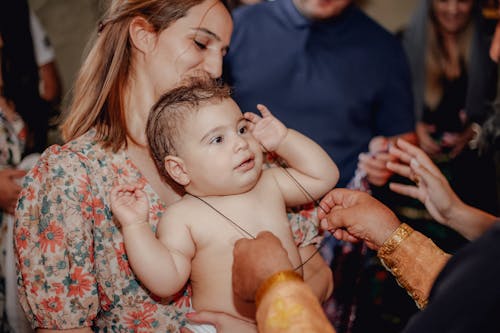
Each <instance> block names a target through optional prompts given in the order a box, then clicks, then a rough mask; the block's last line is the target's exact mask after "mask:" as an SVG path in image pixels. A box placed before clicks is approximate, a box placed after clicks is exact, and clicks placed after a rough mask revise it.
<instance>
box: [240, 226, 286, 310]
mask: <svg viewBox="0 0 500 333" xmlns="http://www.w3.org/2000/svg"><path fill="white" fill-rule="evenodd" d="M270 258H272V260H271V259H270ZM264 259H265V260H264ZM291 269H293V267H292V263H291V262H290V259H288V253H287V251H286V250H285V248H283V245H282V244H281V241H280V240H279V238H277V237H276V236H274V235H273V234H272V233H270V232H269V231H263V232H261V233H259V234H258V235H257V237H256V238H255V239H246V238H242V239H239V240H238V241H236V243H235V244H234V249H233V292H234V293H235V295H237V296H238V297H240V298H241V299H243V300H245V301H254V300H255V294H256V292H257V289H258V288H259V286H260V285H261V284H262V282H264V281H265V280H266V279H267V278H268V277H270V276H271V275H273V274H274V273H276V272H280V271H285V270H291Z"/></svg>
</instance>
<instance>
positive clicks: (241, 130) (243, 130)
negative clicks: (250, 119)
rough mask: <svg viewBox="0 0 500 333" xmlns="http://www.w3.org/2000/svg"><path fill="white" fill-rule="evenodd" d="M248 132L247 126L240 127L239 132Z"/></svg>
mask: <svg viewBox="0 0 500 333" xmlns="http://www.w3.org/2000/svg"><path fill="white" fill-rule="evenodd" d="M246 132H248V127H247V126H243V127H240V129H239V130H238V133H239V134H245V133H246Z"/></svg>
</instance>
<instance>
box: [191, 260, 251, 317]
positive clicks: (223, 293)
mask: <svg viewBox="0 0 500 333" xmlns="http://www.w3.org/2000/svg"><path fill="white" fill-rule="evenodd" d="M191 284H192V287H193V298H192V301H193V308H194V309H195V310H196V311H200V310H208V311H216V312H224V313H228V314H230V315H232V316H235V317H240V318H245V319H251V320H254V319H255V305H254V303H253V302H243V301H240V300H239V299H238V298H237V297H235V296H234V294H233V289H232V282H231V269H229V270H228V271H227V272H211V274H210V275H205V277H204V278H203V279H201V280H197V279H196V277H195V276H192V282H191Z"/></svg>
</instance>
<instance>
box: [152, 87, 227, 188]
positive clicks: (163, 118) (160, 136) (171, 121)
mask: <svg viewBox="0 0 500 333" xmlns="http://www.w3.org/2000/svg"><path fill="white" fill-rule="evenodd" d="M230 97H231V89H230V88H229V87H228V86H227V85H224V84H222V83H220V82H219V81H215V80H211V79H201V80H193V81H189V82H187V83H186V84H184V85H182V86H180V87H177V88H175V89H172V90H170V91H168V92H166V93H165V94H163V95H162V96H161V97H160V99H159V100H158V101H157V102H156V103H155V105H153V108H152V109H151V112H150V113H149V117H148V122H147V125H146V135H147V138H148V143H149V147H150V149H151V154H152V156H153V160H154V162H155V164H156V167H157V168H158V171H159V172H160V174H161V175H163V176H164V177H167V178H169V176H168V174H167V172H166V171H165V167H164V161H165V157H167V156H168V155H176V154H177V151H176V147H178V145H179V140H180V137H181V134H182V132H183V128H184V126H185V125H186V124H185V123H184V122H185V121H186V119H187V116H188V115H191V114H192V113H193V112H195V111H198V110H199V107H200V105H201V104H202V103H206V102H209V101H213V100H216V101H221V100H223V99H225V98H230Z"/></svg>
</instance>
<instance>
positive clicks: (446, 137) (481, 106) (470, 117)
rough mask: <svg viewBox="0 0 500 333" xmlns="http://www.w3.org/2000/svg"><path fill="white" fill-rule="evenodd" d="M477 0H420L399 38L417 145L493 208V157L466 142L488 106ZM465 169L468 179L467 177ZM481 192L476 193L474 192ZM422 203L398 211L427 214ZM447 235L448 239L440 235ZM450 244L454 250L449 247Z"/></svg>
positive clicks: (492, 75) (485, 44)
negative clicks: (407, 62)
mask: <svg viewBox="0 0 500 333" xmlns="http://www.w3.org/2000/svg"><path fill="white" fill-rule="evenodd" d="M479 4H480V1H475V0H423V1H422V2H421V6H420V8H418V10H417V12H416V13H415V15H414V17H413V19H412V21H411V23H410V25H409V27H408V28H407V30H406V31H405V32H404V35H403V43H404V46H405V49H406V51H407V55H408V58H409V60H410V64H411V68H412V76H413V88H414V95H415V110H416V113H417V120H418V123H417V136H418V138H419V144H420V147H421V148H422V149H423V150H424V151H425V152H426V153H427V154H428V155H429V156H431V157H432V158H433V160H434V162H435V163H437V164H438V166H439V167H440V169H441V171H442V172H443V173H444V174H445V175H446V176H447V177H448V179H449V180H450V182H451V184H452V186H453V188H454V190H455V191H456V192H457V193H458V195H459V196H460V197H461V198H462V199H463V200H465V201H466V202H467V203H469V204H472V205H474V206H477V207H479V208H481V209H485V210H487V211H490V212H492V213H495V212H496V209H497V207H496V200H495V193H496V189H495V186H494V184H493V182H491V181H490V179H492V178H491V177H494V174H495V171H494V168H493V163H492V159H491V157H490V156H478V154H477V151H476V150H473V149H471V147H473V146H472V145H471V143H470V142H471V140H472V139H473V138H474V136H475V132H477V128H478V126H477V125H476V124H474V123H479V124H480V123H482V122H483V121H484V119H485V118H486V116H487V115H488V114H489V113H490V112H491V107H490V105H491V104H490V102H491V101H492V100H493V98H494V96H495V92H496V90H495V82H496V80H495V79H496V73H497V71H496V67H495V64H494V63H493V62H492V61H491V59H490V58H489V51H488V50H489V46H490V45H489V40H488V32H487V31H485V22H484V18H483V17H482V15H481V11H480V6H479ZM471 172H473V173H474V176H473V177H469V176H470V174H471ZM478 190H479V192H478ZM423 211H425V210H424V209H423V207H420V208H417V209H413V208H412V207H405V208H401V210H400V211H399V213H402V215H403V216H406V217H409V218H413V219H415V218H416V217H420V218H422V219H429V216H428V215H425V214H422V212H423ZM445 241H446V240H445ZM449 250H453V248H449Z"/></svg>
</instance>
